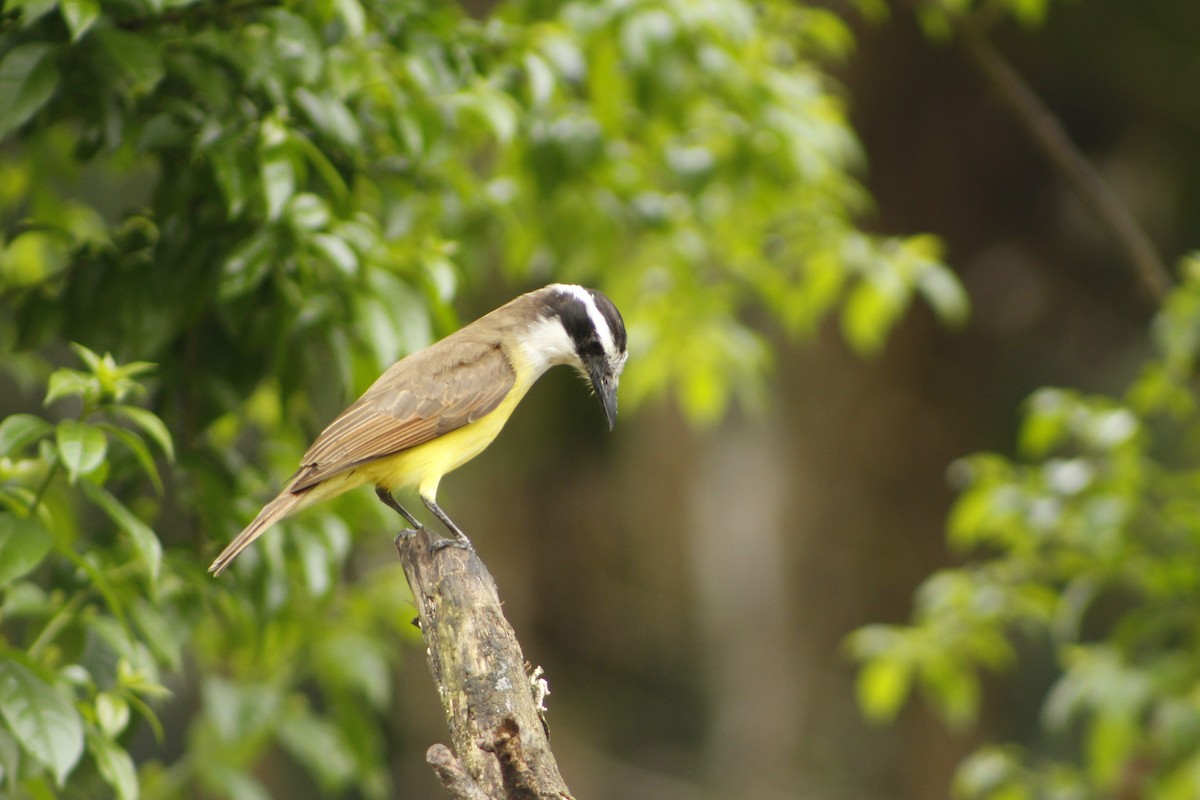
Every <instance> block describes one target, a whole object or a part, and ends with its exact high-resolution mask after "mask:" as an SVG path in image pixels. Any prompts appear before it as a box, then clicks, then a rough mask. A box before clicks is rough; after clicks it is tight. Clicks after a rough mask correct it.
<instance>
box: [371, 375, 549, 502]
mask: <svg viewBox="0 0 1200 800" xmlns="http://www.w3.org/2000/svg"><path fill="white" fill-rule="evenodd" d="M528 390H529V384H528V383H527V382H526V381H521V380H520V379H518V381H517V383H516V384H515V385H514V386H513V389H512V391H510V392H509V393H508V396H507V397H505V398H504V400H503V401H501V403H500V405H498V406H496V408H495V409H493V410H492V411H491V412H490V413H488V414H487V415H486V416H483V417H480V418H479V419H477V420H475V421H474V422H471V423H468V424H467V425H464V426H463V427H461V428H458V429H457V430H453V431H450V432H449V433H447V434H444V435H442V436H439V437H437V438H436V439H433V440H431V441H428V442H426V443H425V444H421V445H417V446H416V447H412V448H409V449H408V450H403V451H401V452H399V453H397V454H395V455H392V456H387V457H386V458H381V459H379V460H377V461H372V462H371V463H369V464H364V465H362V466H361V467H359V468H358V469H357V470H355V472H356V473H357V474H356V475H355V477H356V478H359V480H356V481H354V482H355V483H356V484H361V483H368V482H369V483H373V484H375V485H376V486H386V487H388V488H389V489H402V488H415V489H416V490H417V491H418V492H419V493H420V494H421V496H422V497H428V498H430V499H434V498H435V497H436V495H437V488H438V483H439V481H441V479H442V476H443V475H445V474H447V473H449V472H452V471H453V470H456V469H458V468H459V467H461V466H462V465H463V464H465V463H467V462H468V461H470V460H471V459H472V458H474V457H475V456H477V455H479V454H480V453H482V452H483V451H484V449H486V448H487V446H488V445H489V444H491V443H492V441H493V440H494V439H495V438H496V437H497V436H498V435H499V434H500V430H501V429H502V428H503V427H504V423H505V422H507V421H508V418H509V417H510V416H512V413H513V410H514V409H516V407H517V403H519V402H521V398H523V397H524V396H525V393H526V392H527V391H528Z"/></svg>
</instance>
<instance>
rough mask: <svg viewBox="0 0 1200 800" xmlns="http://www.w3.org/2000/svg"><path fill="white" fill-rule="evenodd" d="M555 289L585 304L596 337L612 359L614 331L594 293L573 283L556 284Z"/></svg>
mask: <svg viewBox="0 0 1200 800" xmlns="http://www.w3.org/2000/svg"><path fill="white" fill-rule="evenodd" d="M554 288H555V289H557V290H558V291H560V292H562V293H563V294H569V295H571V296H572V297H574V298H575V299H576V300H578V301H579V302H581V303H583V307H584V309H586V310H587V315H588V319H590V320H591V321H592V327H593V328H595V329H596V335H597V336H599V337H600V344H601V345H603V346H604V352H605V354H606V355H608V356H610V357H611V356H615V355H616V352H615V348H616V344H615V343H614V342H613V335H612V329H611V328H609V327H608V320H606V319H605V318H604V315H603V314H601V313H600V309H599V307H597V305H596V300H595V299H594V298H593V297H592V293H591V292H589V291H588V290H587V289H585V288H583V287H582V286H576V285H575V284H573V283H556V284H555V285H554Z"/></svg>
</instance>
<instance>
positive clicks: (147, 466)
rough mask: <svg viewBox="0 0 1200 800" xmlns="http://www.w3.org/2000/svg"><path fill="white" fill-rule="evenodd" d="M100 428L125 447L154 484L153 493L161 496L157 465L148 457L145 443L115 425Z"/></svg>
mask: <svg viewBox="0 0 1200 800" xmlns="http://www.w3.org/2000/svg"><path fill="white" fill-rule="evenodd" d="M100 427H101V428H102V429H103V430H104V431H105V432H106V433H108V435H109V436H112V437H114V438H115V439H116V440H117V441H119V442H120V443H121V444H123V445H125V448H126V449H127V450H129V452H131V453H133V457H134V458H136V459H137V462H138V464H139V465H140V466H141V468H142V471H143V472H145V473H146V476H147V477H148V478H150V482H151V483H153V484H154V489H155V491H157V492H158V493H159V494H162V493H163V483H162V476H161V475H159V474H158V465H157V464H155V463H154V457H153V456H152V455H150V448H149V447H146V442H145V441H143V440H142V437H141V436H138V435H137V434H136V433H134V432H133V431H131V430H128V429H126V428H119V427H117V426H116V425H109V424H107V423H102V424H101V425H100Z"/></svg>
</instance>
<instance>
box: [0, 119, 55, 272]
mask: <svg viewBox="0 0 1200 800" xmlns="http://www.w3.org/2000/svg"><path fill="white" fill-rule="evenodd" d="M2 124H3V123H0V125H2ZM70 257H71V242H70V240H69V239H68V237H67V236H65V235H64V234H62V233H60V232H57V231H45V230H33V231H24V232H22V233H19V234H17V235H16V236H15V237H13V239H12V241H10V242H9V243H8V244H7V245H6V246H4V247H3V248H0V283H4V284H8V285H9V286H13V287H28V286H37V285H38V284H41V283H45V282H46V280H47V279H49V278H51V277H53V276H54V275H57V274H58V273H60V272H62V270H63V269H64V268H66V266H67V263H68V262H69V260H70Z"/></svg>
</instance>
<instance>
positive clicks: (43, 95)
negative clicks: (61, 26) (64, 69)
mask: <svg viewBox="0 0 1200 800" xmlns="http://www.w3.org/2000/svg"><path fill="white" fill-rule="evenodd" d="M57 85H58V67H57V66H56V65H55V63H54V48H53V47H52V46H51V45H48V44H43V43H41V42H27V43H26V44H19V45H17V46H16V47H14V48H13V49H12V50H9V51H8V53H7V54H6V55H5V56H4V60H3V61H0V108H2V109H4V113H3V114H0V138H3V137H4V136H6V135H8V134H9V133H10V132H12V131H14V130H16V129H17V128H19V127H20V126H21V125H24V124H25V123H26V122H27V121H28V120H29V118H30V117H32V116H33V115H34V114H36V113H37V112H38V110H39V109H40V108H41V107H42V106H44V105H45V104H46V102H47V101H48V100H49V99H50V98H51V96H53V94H54V89H55V87H56V86H57Z"/></svg>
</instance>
